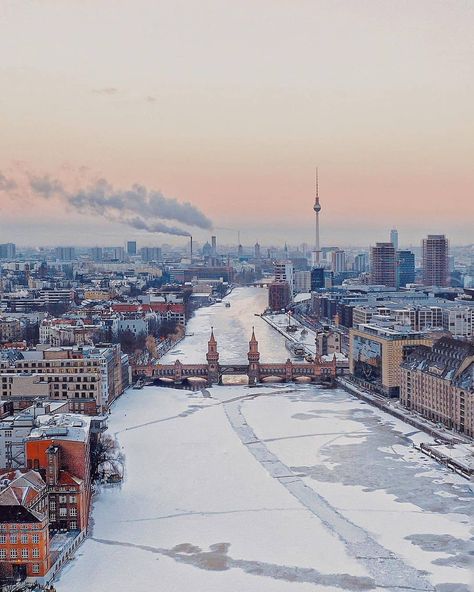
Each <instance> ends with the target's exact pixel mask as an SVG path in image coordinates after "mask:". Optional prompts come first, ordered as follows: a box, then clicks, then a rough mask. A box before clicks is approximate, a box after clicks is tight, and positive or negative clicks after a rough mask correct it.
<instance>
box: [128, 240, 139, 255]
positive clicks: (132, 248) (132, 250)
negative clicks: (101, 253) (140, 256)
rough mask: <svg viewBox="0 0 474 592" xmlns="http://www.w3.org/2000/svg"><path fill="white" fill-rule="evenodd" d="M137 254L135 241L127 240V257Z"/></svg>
mask: <svg viewBox="0 0 474 592" xmlns="http://www.w3.org/2000/svg"><path fill="white" fill-rule="evenodd" d="M136 254H137V242H136V241H128V242H127V255H128V256H129V257H134V256H135V255H136Z"/></svg>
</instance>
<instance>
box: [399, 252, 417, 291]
mask: <svg viewBox="0 0 474 592" xmlns="http://www.w3.org/2000/svg"><path fill="white" fill-rule="evenodd" d="M397 270H398V285H399V286H400V287H405V286H406V285H407V284H413V283H414V281H415V254H414V253H412V252H411V251H397Z"/></svg>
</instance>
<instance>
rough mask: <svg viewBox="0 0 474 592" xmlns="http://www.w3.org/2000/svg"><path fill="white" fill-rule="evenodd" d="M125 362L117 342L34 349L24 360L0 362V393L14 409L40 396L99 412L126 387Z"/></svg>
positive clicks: (82, 410)
mask: <svg viewBox="0 0 474 592" xmlns="http://www.w3.org/2000/svg"><path fill="white" fill-rule="evenodd" d="M28 353H29V354H31V353H32V352H28ZM127 362H128V359H127V357H126V356H124V355H122V352H121V349H120V345H118V344H109V345H106V346H102V347H101V346H99V347H84V348H48V349H45V350H42V351H41V350H37V351H36V352H34V355H31V356H30V357H28V358H27V359H25V358H22V359H18V360H15V361H13V362H8V361H3V362H2V361H0V389H1V390H0V394H1V395H2V397H3V398H6V399H7V400H12V401H14V404H15V406H16V407H15V408H17V409H21V408H24V407H26V406H28V405H31V403H32V402H33V401H34V400H35V399H36V398H38V397H43V398H48V399H51V400H55V401H57V400H59V399H63V400H64V399H69V400H71V406H72V410H73V411H75V412H76V413H85V414H97V413H102V412H103V411H105V410H106V409H107V408H108V407H109V405H110V404H111V403H112V402H113V401H114V400H115V399H116V398H117V397H118V396H119V395H120V394H122V392H123V391H124V389H125V388H126V387H127V386H128V381H127V378H126V374H125V373H124V372H123V368H122V366H123V365H124V364H125V365H126V364H127Z"/></svg>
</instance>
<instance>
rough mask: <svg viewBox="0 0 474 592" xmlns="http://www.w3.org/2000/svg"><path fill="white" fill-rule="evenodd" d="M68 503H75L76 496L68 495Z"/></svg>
mask: <svg viewBox="0 0 474 592" xmlns="http://www.w3.org/2000/svg"><path fill="white" fill-rule="evenodd" d="M69 503H70V504H75V503H76V496H75V495H70V496H69Z"/></svg>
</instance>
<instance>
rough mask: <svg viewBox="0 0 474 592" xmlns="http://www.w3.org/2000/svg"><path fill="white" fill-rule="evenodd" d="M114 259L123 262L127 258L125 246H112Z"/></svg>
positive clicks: (111, 252) (111, 251) (111, 253)
mask: <svg viewBox="0 0 474 592" xmlns="http://www.w3.org/2000/svg"><path fill="white" fill-rule="evenodd" d="M110 256H111V258H112V261H120V262H122V261H123V260H124V259H125V249H124V248H123V247H112V248H111V250H110Z"/></svg>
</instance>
